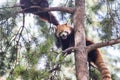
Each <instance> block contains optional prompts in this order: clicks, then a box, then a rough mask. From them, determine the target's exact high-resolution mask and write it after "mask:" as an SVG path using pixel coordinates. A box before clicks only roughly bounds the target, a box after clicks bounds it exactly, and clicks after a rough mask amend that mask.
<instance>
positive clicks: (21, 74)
mask: <svg viewBox="0 0 120 80" xmlns="http://www.w3.org/2000/svg"><path fill="white" fill-rule="evenodd" d="M17 2H18V1H17V0H7V1H6V2H5V3H3V4H1V5H0V76H1V77H4V78H5V79H7V80H16V79H23V80H76V76H75V66H74V62H75V61H74V56H73V55H74V54H71V55H68V56H66V57H63V56H61V50H60V49H57V48H56V46H55V44H54V42H55V38H54V34H53V30H52V29H51V26H52V25H51V24H48V23H46V22H43V21H41V20H39V18H38V17H37V16H35V15H32V14H22V13H18V11H20V8H19V7H11V6H13V5H14V4H16V3H17ZM49 3H50V5H51V6H65V7H74V4H75V3H74V0H58V1H57V2H56V1H55V0H49ZM119 4H120V2H119V0H99V1H98V0H86V22H85V25H86V36H87V37H88V38H90V39H91V40H93V41H94V42H100V41H108V40H110V39H116V38H120V27H119V24H120V21H119V20H120V18H119V17H120V14H119V12H120V9H119V8H120V5H119ZM55 15H57V18H58V20H59V21H60V22H61V23H65V22H68V23H70V24H71V25H72V18H71V17H72V15H70V14H68V13H65V12H57V13H55ZM111 49H113V51H111ZM100 50H101V53H102V54H103V56H104V60H105V62H106V64H107V65H108V66H109V69H110V71H111V73H112V77H113V80H117V79H118V78H119V77H120V73H119V70H120V68H119V67H120V66H119V64H120V63H119V62H120V61H119V58H120V54H118V53H117V52H120V45H119V44H118V45H115V46H110V47H106V48H102V49H100ZM114 50H116V51H114ZM90 77H91V80H99V77H100V75H99V72H98V71H97V70H96V68H93V67H90Z"/></svg>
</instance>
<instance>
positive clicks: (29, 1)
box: [20, 0, 59, 26]
mask: <svg viewBox="0 0 120 80" xmlns="http://www.w3.org/2000/svg"><path fill="white" fill-rule="evenodd" d="M20 4H21V5H22V6H21V8H22V9H23V10H24V12H25V13H33V14H35V15H37V16H39V17H40V18H41V19H42V20H44V21H48V22H49V23H52V24H54V25H56V26H57V25H58V24H59V23H58V21H57V19H56V18H55V16H54V15H53V14H52V13H51V12H39V11H40V10H39V9H38V8H30V7H31V6H39V7H41V8H47V7H49V4H48V0H20Z"/></svg>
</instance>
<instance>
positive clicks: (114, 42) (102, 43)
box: [86, 38, 120, 52]
mask: <svg viewBox="0 0 120 80" xmlns="http://www.w3.org/2000/svg"><path fill="white" fill-rule="evenodd" d="M117 43H120V38H118V39H113V40H110V41H107V42H101V43H96V44H92V45H90V46H87V49H86V50H87V51H88V52H90V51H91V50H94V49H96V48H101V47H105V46H109V45H114V44H117Z"/></svg>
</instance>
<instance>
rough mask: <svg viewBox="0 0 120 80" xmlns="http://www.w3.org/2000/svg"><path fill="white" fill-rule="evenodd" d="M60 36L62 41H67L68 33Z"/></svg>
mask: <svg viewBox="0 0 120 80" xmlns="http://www.w3.org/2000/svg"><path fill="white" fill-rule="evenodd" d="M60 36H61V38H62V39H67V37H68V33H62V34H61V35H60Z"/></svg>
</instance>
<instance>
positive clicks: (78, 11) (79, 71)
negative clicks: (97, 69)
mask: <svg viewBox="0 0 120 80" xmlns="http://www.w3.org/2000/svg"><path fill="white" fill-rule="evenodd" d="M75 6H76V8H75V13H74V15H73V22H74V31H75V47H77V48H78V50H76V52H75V66H76V77H77V80H89V72H88V66H87V52H86V49H85V47H86V40H85V29H84V19H85V0H75Z"/></svg>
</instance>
